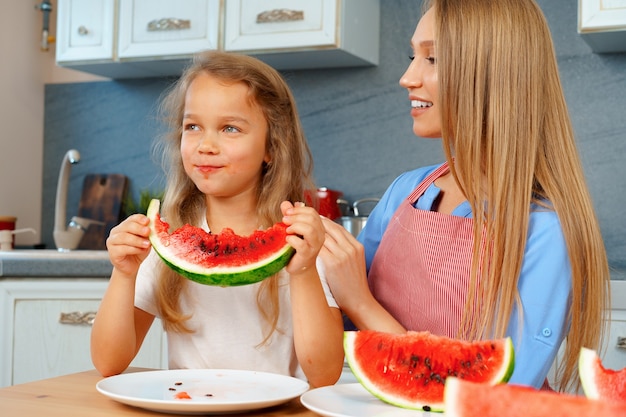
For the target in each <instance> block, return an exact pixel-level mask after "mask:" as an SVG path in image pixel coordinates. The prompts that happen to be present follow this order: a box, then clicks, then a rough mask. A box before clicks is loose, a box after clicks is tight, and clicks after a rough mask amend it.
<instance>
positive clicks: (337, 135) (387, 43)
mask: <svg viewBox="0 0 626 417" xmlns="http://www.w3.org/2000/svg"><path fill="white" fill-rule="evenodd" d="M571 3H573V1H572V0H540V1H539V4H540V5H541V7H542V9H543V10H544V13H545V14H546V17H547V18H548V21H549V23H550V27H551V30H552V33H553V37H554V41H555V45H556V49H557V54H558V59H559V65H560V71H561V75H562V81H563V85H564V88H565V91H566V96H567V100H568V104H569V106H570V111H571V115H572V118H573V121H574V127H575V129H576V133H577V136H578V139H579V146H580V152H581V154H582V158H583V164H584V167H585V173H586V175H587V178H588V181H589V184H590V187H591V192H592V195H593V198H594V202H595V206H596V209H597V212H598V216H599V218H600V222H601V226H602V231H603V235H604V238H605V242H606V246H607V250H608V253H609V259H610V263H611V266H612V267H613V268H614V269H615V270H616V275H617V276H618V277H623V276H624V274H625V273H626V272H624V271H626V216H625V215H624V214H623V208H624V207H626V186H625V185H624V178H626V164H625V163H623V161H622V159H623V157H624V155H626V54H612V55H598V54H593V53H592V52H591V49H590V48H589V47H588V46H587V44H586V43H585V42H584V41H583V40H582V39H581V38H580V36H579V35H578V33H577V31H576V25H577V15H576V7H573V6H572V4H571ZM420 7H421V6H420V2H419V1H415V0H392V1H389V2H387V1H385V4H384V7H383V8H382V9H381V44H380V65H379V66H377V67H369V68H350V69H328V70H311V71H291V72H284V73H283V75H284V76H285V78H286V79H287V81H288V83H289V85H290V86H291V88H292V90H293V92H294V94H295V96H296V100H297V103H298V108H299V111H300V116H301V118H302V122H303V125H304V129H305V131H306V134H307V138H308V140H309V143H310V146H311V149H312V151H313V155H314V159H315V177H316V180H317V182H318V184H319V185H323V186H327V187H330V188H334V189H338V190H342V191H343V192H344V193H345V196H346V197H347V198H348V199H349V200H355V199H358V198H363V197H374V196H380V195H381V194H382V193H383V192H384V190H385V189H386V187H387V186H388V185H389V183H390V182H391V181H392V180H393V179H394V178H395V177H396V176H397V175H398V174H400V173H401V172H402V171H405V170H408V169H412V168H415V167H417V166H421V165H426V164H432V163H437V162H439V161H441V160H442V152H441V146H440V142H439V141H438V140H433V139H420V138H416V137H414V136H413V134H412V131H411V120H410V116H409V110H410V108H409V102H408V99H407V93H406V91H405V90H403V89H402V88H400V87H399V85H398V80H399V78H400V76H401V75H402V73H403V72H404V70H405V69H406V66H407V65H408V63H409V60H408V56H409V54H410V48H409V39H410V37H411V36H412V34H413V31H414V28H415V24H416V23H417V20H418V18H419V14H420ZM537 65H541V63H537ZM171 81H172V79H167V78H153V79H141V80H129V81H105V82H90V83H74V84H49V85H47V86H46V98H45V127H44V129H45V130H44V168H43V172H44V177H43V207H44V210H43V218H42V240H43V243H45V244H46V245H47V246H48V247H54V243H53V240H52V227H53V221H54V198H55V191H56V183H57V177H58V170H59V165H60V163H61V160H62V158H63V155H64V153H65V152H66V151H67V150H68V149H71V148H76V149H78V150H79V151H80V153H81V162H80V163H79V164H77V165H74V166H72V174H71V181H70V191H69V194H68V210H67V211H68V213H67V214H68V217H69V216H72V215H75V214H76V212H77V211H78V202H79V199H80V193H81V188H82V181H83V179H84V176H85V175H86V174H88V173H121V174H124V175H126V176H127V177H128V178H129V179H130V192H131V193H133V195H135V196H137V195H138V193H139V190H142V189H146V188H147V189H153V190H158V189H160V188H162V186H163V182H162V178H163V176H162V173H161V170H160V166H159V161H158V160H155V158H154V156H153V155H152V150H151V145H152V141H153V138H154V137H155V136H156V135H157V134H158V133H159V131H160V124H159V121H158V120H157V119H156V108H157V104H158V100H159V96H160V95H161V94H162V92H163V90H164V89H165V88H166V87H167V86H168V85H169V84H170V83H171Z"/></svg>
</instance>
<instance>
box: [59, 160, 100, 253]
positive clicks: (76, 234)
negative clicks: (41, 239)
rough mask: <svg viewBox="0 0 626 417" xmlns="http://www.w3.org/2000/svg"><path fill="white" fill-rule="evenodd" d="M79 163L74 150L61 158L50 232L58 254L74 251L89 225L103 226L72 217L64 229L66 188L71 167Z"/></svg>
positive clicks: (88, 220)
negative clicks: (52, 228) (52, 227)
mask: <svg viewBox="0 0 626 417" xmlns="http://www.w3.org/2000/svg"><path fill="white" fill-rule="evenodd" d="M79 161H80V153H78V151H77V150H76V149H70V150H69V151H67V153H66V154H65V156H64V157H63V161H62V162H61V169H60V171H59V181H58V183H57V195H56V203H55V206H54V231H53V232H52V236H53V238H54V244H55V245H56V247H57V249H58V250H59V252H66V251H70V250H73V249H76V248H77V247H78V244H79V243H80V240H81V239H82V238H83V235H84V234H85V231H86V230H87V229H88V228H89V225H90V224H101V225H104V222H100V221H97V220H91V219H86V218H83V217H77V216H74V217H72V219H71V220H70V223H69V225H68V227H67V228H66V227H65V221H66V206H67V188H68V183H69V180H70V170H71V165H73V164H77V163H78V162H79Z"/></svg>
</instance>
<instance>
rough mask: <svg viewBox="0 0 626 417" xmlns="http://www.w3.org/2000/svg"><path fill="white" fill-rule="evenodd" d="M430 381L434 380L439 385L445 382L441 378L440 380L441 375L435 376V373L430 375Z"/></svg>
mask: <svg viewBox="0 0 626 417" xmlns="http://www.w3.org/2000/svg"><path fill="white" fill-rule="evenodd" d="M430 379H433V380H435V381H436V382H438V383H440V384H443V383H444V381H445V380H444V379H443V378H441V375H439V374H437V373H435V372H433V373H431V374H430Z"/></svg>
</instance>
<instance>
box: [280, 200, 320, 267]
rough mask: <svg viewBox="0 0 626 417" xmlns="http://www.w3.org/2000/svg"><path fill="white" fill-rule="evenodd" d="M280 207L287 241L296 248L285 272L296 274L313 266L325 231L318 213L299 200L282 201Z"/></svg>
mask: <svg viewBox="0 0 626 417" xmlns="http://www.w3.org/2000/svg"><path fill="white" fill-rule="evenodd" d="M280 209H281V211H282V212H283V223H285V224H286V225H287V233H288V235H287V243H289V244H290V245H291V246H292V247H293V248H294V249H295V250H296V254H295V255H294V256H293V258H291V261H290V262H289V264H288V265H287V268H286V269H287V272H288V273H289V274H290V275H296V274H298V273H302V272H304V271H306V270H308V269H311V268H315V261H316V259H317V255H318V253H319V251H320V249H321V248H322V245H323V244H324V238H325V233H326V232H325V229H324V225H323V224H322V219H321V218H320V215H319V213H318V212H317V211H316V210H315V209H314V208H312V207H306V206H305V204H304V203H300V202H297V203H295V204H292V203H291V202H289V201H283V202H282V203H281V205H280Z"/></svg>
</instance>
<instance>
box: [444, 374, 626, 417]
mask: <svg viewBox="0 0 626 417" xmlns="http://www.w3.org/2000/svg"><path fill="white" fill-rule="evenodd" d="M444 397H445V408H446V414H445V415H446V417H624V416H626V403H619V402H610V401H599V400H592V399H589V398H585V397H583V396H575V395H569V394H562V393H557V392H555V391H545V390H544V391H540V390H536V389H534V388H530V387H525V386H521V385H512V384H499V385H495V386H489V385H487V384H480V383H476V382H470V381H464V380H461V379H459V378H448V379H447V380H446V389H445V395H444Z"/></svg>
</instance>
